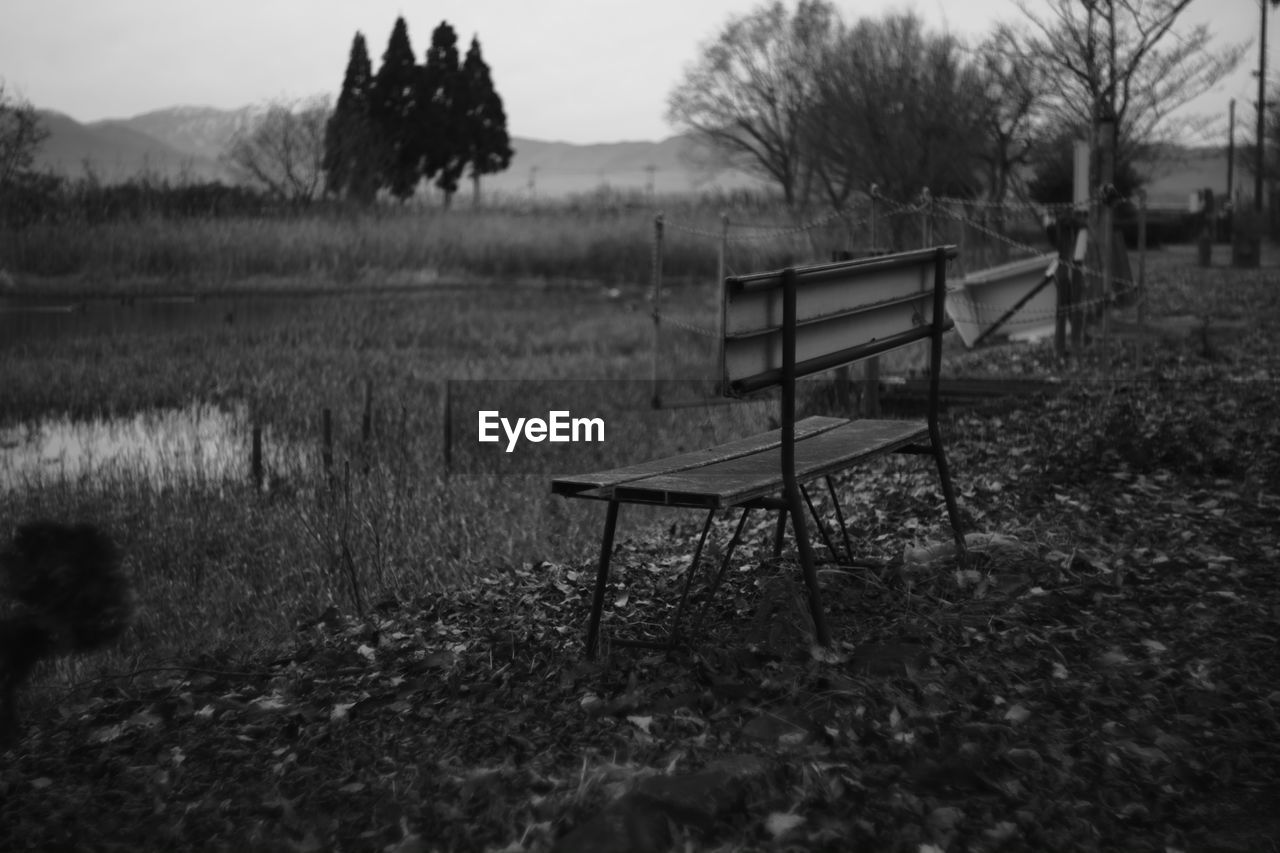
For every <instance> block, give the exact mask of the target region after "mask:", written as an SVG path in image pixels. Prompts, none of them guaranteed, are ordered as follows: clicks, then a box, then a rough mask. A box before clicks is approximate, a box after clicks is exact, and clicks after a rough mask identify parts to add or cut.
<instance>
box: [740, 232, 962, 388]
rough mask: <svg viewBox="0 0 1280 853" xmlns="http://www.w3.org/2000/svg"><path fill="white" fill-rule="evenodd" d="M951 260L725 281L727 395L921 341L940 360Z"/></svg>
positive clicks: (862, 264)
mask: <svg viewBox="0 0 1280 853" xmlns="http://www.w3.org/2000/svg"><path fill="white" fill-rule="evenodd" d="M955 255H956V248H955V247H954V246H943V247H939V248H935V249H921V250H918V251H913V252H902V253H899V254H894V255H883V256H880V257H874V258H863V259H860V260H853V261H839V262H837V263H830V264H821V265H815V266H805V267H795V268H789V269H785V270H777V271H774V272H766V273H756V274H753V275H743V276H732V277H730V278H727V279H725V291H724V303H723V310H724V318H723V320H724V325H723V328H724V339H723V348H722V350H721V365H722V376H723V380H724V391H725V393H726V394H729V395H739V394H747V393H750V392H752V391H758V390H761V389H765V388H771V387H776V386H781V385H784V383H787V382H788V380H789V381H791V382H794V380H795V379H796V378H798V377H801V376H807V375H810V374H814V373H821V372H823V371H826V370H830V369H832V368H834V367H839V366H841V365H844V364H849V363H851V362H855V361H858V360H861V359H864V358H869V357H871V356H873V355H879V354H880V353H883V352H888V351H889V350H892V349H896V348H898V347H900V346H905V345H906V344H909V343H913V342H915V341H919V340H925V339H930V338H932V339H933V341H934V348H935V350H938V349H939V346H940V343H941V339H942V333H943V332H944V331H945V330H946V329H947V328H949V327H950V322H949V320H948V319H947V317H946V312H945V311H944V310H943V305H944V300H945V298H946V261H947V259H948V258H952V257H955ZM789 313H790V314H791V315H792V316H791V317H788V314H789ZM789 348H790V349H792V350H793V352H794V369H793V370H791V375H790V377H788V376H787V375H786V373H787V362H788V349H789ZM939 355H940V353H935V354H934V361H936V359H937V357H938V356H939ZM936 370H937V366H936V364H935V365H934V371H935V372H936Z"/></svg>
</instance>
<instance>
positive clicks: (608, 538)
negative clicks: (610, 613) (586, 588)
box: [587, 501, 618, 660]
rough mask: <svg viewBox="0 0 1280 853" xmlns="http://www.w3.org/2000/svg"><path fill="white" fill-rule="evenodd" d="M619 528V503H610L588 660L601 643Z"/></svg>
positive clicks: (589, 623) (601, 549)
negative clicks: (601, 618)
mask: <svg viewBox="0 0 1280 853" xmlns="http://www.w3.org/2000/svg"><path fill="white" fill-rule="evenodd" d="M617 527H618V502H617V501H609V511H608V513H606V515H605V518H604V536H603V538H601V540H600V565H599V567H598V568H597V569H596V591H595V595H594V596H593V597H592V599H591V619H590V621H589V622H588V623H587V660H594V659H595V656H596V646H597V644H598V643H599V642H600V614H601V612H602V611H603V610H604V591H605V588H606V587H607V586H608V585H609V559H610V558H611V557H612V556H613V533H614V531H615V530H616V529H617Z"/></svg>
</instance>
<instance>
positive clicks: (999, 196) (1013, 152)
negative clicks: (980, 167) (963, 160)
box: [976, 25, 1053, 228]
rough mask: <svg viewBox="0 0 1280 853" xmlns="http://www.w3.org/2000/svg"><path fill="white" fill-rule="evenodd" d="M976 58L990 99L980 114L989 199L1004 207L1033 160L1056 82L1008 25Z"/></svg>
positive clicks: (980, 48)
mask: <svg viewBox="0 0 1280 853" xmlns="http://www.w3.org/2000/svg"><path fill="white" fill-rule="evenodd" d="M976 61H977V65H978V73H979V74H980V77H981V85H982V94H983V99H984V102H985V107H984V108H983V110H982V111H981V113H980V116H981V123H982V126H983V135H984V142H985V144H984V146H983V148H982V150H981V153H980V155H979V156H980V158H981V160H982V162H983V164H984V165H985V167H986V181H985V183H986V191H987V198H988V200H989V201H991V202H993V203H994V204H996V205H997V211H998V210H999V207H998V205H1001V204H1003V203H1004V201H1005V199H1006V198H1007V197H1008V194H1009V191H1010V190H1011V189H1013V184H1014V182H1015V181H1016V180H1017V175H1018V169H1019V168H1020V167H1022V166H1026V165H1028V164H1029V163H1030V162H1031V156H1032V150H1033V148H1034V146H1035V139H1036V136H1037V133H1038V130H1039V125H1040V124H1041V112H1042V107H1043V106H1044V104H1045V102H1046V101H1047V100H1048V98H1049V94H1050V91H1051V87H1052V85H1053V81H1052V80H1051V78H1050V77H1049V75H1048V74H1047V73H1046V69H1045V64H1044V63H1043V62H1042V61H1041V60H1040V58H1039V57H1038V56H1036V55H1035V54H1034V53H1033V52H1032V50H1031V49H1029V47H1028V45H1027V44H1026V42H1025V39H1024V38H1023V37H1021V36H1020V35H1019V34H1018V33H1017V32H1016V31H1015V30H1014V29H1012V28H1011V27H1009V26H1007V25H998V26H997V27H996V28H995V30H994V31H992V33H991V35H989V36H988V37H987V38H986V39H985V40H984V41H983V42H982V43H981V44H980V45H979V46H978V48H977V53H976ZM999 225H1000V223H999V222H997V228H999Z"/></svg>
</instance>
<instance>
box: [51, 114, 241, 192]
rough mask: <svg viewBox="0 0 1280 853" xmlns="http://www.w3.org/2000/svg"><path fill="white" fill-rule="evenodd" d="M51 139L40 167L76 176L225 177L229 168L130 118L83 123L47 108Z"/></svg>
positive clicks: (120, 178) (112, 179)
mask: <svg viewBox="0 0 1280 853" xmlns="http://www.w3.org/2000/svg"><path fill="white" fill-rule="evenodd" d="M40 116H41V119H42V120H43V121H44V126H45V128H46V129H47V130H48V131H49V137H48V139H46V140H45V142H44V144H43V145H41V146H40V150H39V151H38V152H37V155H36V165H37V167H38V168H41V169H47V170H49V171H52V172H55V173H57V174H62V175H69V176H72V177H79V176H83V175H85V174H87V173H89V172H92V174H94V175H95V176H97V177H98V178H99V179H100V180H103V181H106V182H108V183H114V182H117V181H123V180H127V179H129V178H131V177H135V176H137V175H141V174H148V175H153V176H157V177H163V178H169V179H177V178H180V177H188V178H190V179H192V180H208V179H214V178H220V177H223V176H224V174H225V172H224V170H223V168H222V167H221V166H220V165H219V164H218V163H217V162H216V161H214V160H213V159H211V158H209V157H207V156H204V155H203V154H201V153H199V152H197V151H190V150H184V149H182V148H179V147H176V146H173V145H169V144H166V143H165V142H163V141H161V140H159V139H157V138H155V137H154V136H151V135H150V134H147V133H145V132H142V131H140V130H138V129H137V128H134V127H131V126H130V125H129V124H128V123H127V122H94V123H93V124H81V123H80V122H78V121H76V120H75V119H73V118H71V117H70V116H67V115H63V114H62V113H57V112H52V111H49V110H42V111H41V112H40Z"/></svg>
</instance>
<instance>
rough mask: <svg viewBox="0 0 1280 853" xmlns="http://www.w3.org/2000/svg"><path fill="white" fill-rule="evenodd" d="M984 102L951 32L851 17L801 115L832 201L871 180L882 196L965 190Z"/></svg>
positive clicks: (975, 180)
mask: <svg viewBox="0 0 1280 853" xmlns="http://www.w3.org/2000/svg"><path fill="white" fill-rule="evenodd" d="M986 106H987V104H986V101H985V100H984V97H983V89H982V79H981V77H980V75H979V74H978V71H977V69H976V68H975V67H973V66H972V65H971V64H970V63H968V62H966V61H965V59H964V56H963V54H962V52H961V50H960V46H959V44H958V43H957V42H956V41H955V39H953V38H952V37H950V36H948V35H940V34H934V33H930V32H929V31H927V30H926V29H925V28H924V25H923V23H922V22H921V20H920V19H919V18H918V17H917V16H915V15H914V14H901V13H895V14H889V15H886V16H885V17H883V18H880V19H875V20H873V19H863V20H861V21H858V22H857V24H855V25H854V26H853V27H851V28H850V29H849V30H848V32H847V33H845V34H844V36H843V37H842V38H841V40H840V41H839V42H838V44H837V45H836V46H835V48H834V49H832V50H829V51H828V53H827V57H826V62H825V63H824V65H823V71H822V74H821V75H820V77H819V84H818V92H817V97H816V99H815V101H814V104H813V107H812V109H811V111H810V113H809V119H808V128H809V131H810V134H809V142H810V144H811V146H812V149H813V151H814V156H815V162H816V166H817V170H818V172H819V174H820V175H821V177H822V180H823V182H824V186H825V187H826V189H827V193H828V196H829V198H830V201H831V203H832V204H833V205H839V204H842V203H843V202H844V200H845V198H846V197H847V196H848V194H849V193H850V192H851V191H852V190H853V189H854V188H861V189H867V188H869V186H870V185H871V184H873V183H874V184H876V185H878V187H879V188H880V190H881V191H882V192H884V194H885V195H887V196H889V197H890V198H899V199H903V198H911V197H914V196H916V195H918V194H919V192H920V190H921V189H922V188H924V187H928V188H929V189H930V190H931V191H932V192H933V193H934V194H935V195H942V194H946V195H958V196H971V195H973V194H974V193H975V192H976V190H977V187H978V184H979V177H978V176H979V165H980V160H979V154H980V147H981V141H982V133H981V122H982V119H983V111H984V109H985V108H986Z"/></svg>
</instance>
